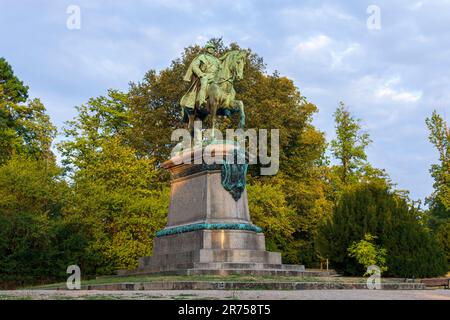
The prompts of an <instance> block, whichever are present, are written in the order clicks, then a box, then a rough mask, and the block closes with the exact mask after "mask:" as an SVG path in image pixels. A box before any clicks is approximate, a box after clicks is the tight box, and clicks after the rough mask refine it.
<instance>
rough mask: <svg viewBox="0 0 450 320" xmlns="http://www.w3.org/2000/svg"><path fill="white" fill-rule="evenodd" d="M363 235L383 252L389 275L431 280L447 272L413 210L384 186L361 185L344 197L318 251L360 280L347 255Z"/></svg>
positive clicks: (324, 230) (438, 250) (439, 252)
mask: <svg viewBox="0 0 450 320" xmlns="http://www.w3.org/2000/svg"><path fill="white" fill-rule="evenodd" d="M366 233H370V234H372V235H374V236H376V237H377V241H376V243H377V245H379V246H380V247H382V248H385V249H386V250H387V259H386V262H387V267H388V271H387V272H386V275H387V276H396V277H431V276H439V275H442V274H445V273H446V271H447V265H446V259H445V256H444V254H443V252H442V250H441V248H440V247H439V246H438V244H437V243H436V240H435V239H434V237H433V235H432V234H431V233H430V232H429V231H427V230H426V229H425V228H424V227H423V226H422V224H421V222H420V220H419V216H418V212H417V209H415V208H413V207H411V206H410V205H409V204H408V203H407V201H406V200H405V199H403V198H402V197H400V196H398V195H396V194H393V193H391V192H390V191H388V188H387V187H386V186H382V185H379V184H365V185H359V186H355V187H353V188H350V189H349V190H347V191H346V192H344V193H343V195H342V197H341V199H340V201H339V203H338V205H337V207H336V209H335V212H334V215H333V218H332V220H331V221H330V222H329V223H328V224H326V225H325V226H324V227H323V228H322V231H321V241H320V245H321V250H322V252H323V253H324V254H325V255H326V256H327V257H328V258H330V260H331V261H332V263H333V265H334V267H335V268H336V269H337V270H339V271H341V272H344V273H345V274H348V275H362V274H364V272H365V270H363V269H362V267H361V266H360V265H359V264H358V263H357V262H356V260H355V259H354V258H350V257H349V256H348V251H347V250H348V248H349V246H350V245H351V244H352V243H353V242H355V241H359V240H361V239H363V238H364V235H365V234H366Z"/></svg>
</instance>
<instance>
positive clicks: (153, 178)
mask: <svg viewBox="0 0 450 320" xmlns="http://www.w3.org/2000/svg"><path fill="white" fill-rule="evenodd" d="M127 99H128V96H127V95H126V94H123V93H121V92H118V91H114V90H109V92H108V95H107V96H101V97H98V98H93V99H90V100H89V102H88V103H87V104H86V105H83V106H81V107H79V108H78V111H79V114H78V116H77V117H76V118H75V119H74V120H72V121H70V122H68V127H67V128H66V129H65V133H66V136H67V137H68V138H69V139H68V140H66V141H63V142H62V143H60V144H59V149H60V150H61V153H62V155H63V156H64V158H63V162H64V163H65V164H66V165H68V166H69V168H70V173H71V175H70V177H71V181H72V190H73V192H72V194H71V196H70V197H69V199H68V204H67V205H66V207H65V210H64V215H65V217H66V218H67V219H72V220H73V219H75V220H81V221H86V222H87V223H89V225H91V226H92V229H91V232H92V236H93V241H92V242H91V243H90V244H89V248H88V250H89V252H90V254H91V256H92V257H95V261H94V263H93V264H94V265H93V269H94V272H95V273H96V274H110V273H112V272H113V271H115V270H117V269H127V268H134V267H137V260H138V258H139V257H142V256H146V255H150V254H151V250H152V240H153V237H154V234H155V233H156V231H158V230H160V229H162V228H163V227H164V225H165V222H166V216H167V208H168V203H169V198H168V195H169V193H168V189H167V188H165V187H164V185H162V184H160V183H159V181H158V173H157V169H156V167H155V160H154V158H152V157H151V156H147V155H138V154H137V151H136V149H135V148H134V147H133V146H131V145H130V143H129V141H128V140H127V137H129V135H128V130H130V128H131V127H130V124H129V121H128V119H129V118H128V117H129V109H128V104H127V101H128V100H127Z"/></svg>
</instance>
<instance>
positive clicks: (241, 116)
mask: <svg viewBox="0 0 450 320" xmlns="http://www.w3.org/2000/svg"><path fill="white" fill-rule="evenodd" d="M234 107H235V108H237V109H238V110H239V124H238V128H241V129H242V128H244V127H245V109H244V103H243V102H242V101H241V100H235V101H234Z"/></svg>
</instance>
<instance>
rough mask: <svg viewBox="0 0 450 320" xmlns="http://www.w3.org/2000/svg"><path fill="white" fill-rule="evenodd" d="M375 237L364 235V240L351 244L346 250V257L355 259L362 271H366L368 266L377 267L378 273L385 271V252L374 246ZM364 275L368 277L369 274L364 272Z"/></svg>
mask: <svg viewBox="0 0 450 320" xmlns="http://www.w3.org/2000/svg"><path fill="white" fill-rule="evenodd" d="M375 239H376V237H374V236H372V235H371V234H370V233H366V234H365V235H364V239H362V240H360V241H358V242H356V241H355V242H353V243H352V244H351V245H350V247H349V248H348V255H349V257H351V258H355V259H356V261H358V263H359V264H361V265H362V266H363V267H364V269H366V270H367V268H368V267H370V266H377V267H378V268H379V269H380V272H381V273H382V272H384V271H386V270H387V267H386V255H387V251H386V249H384V248H378V247H377V246H376V245H375V244H374V240H375ZM364 275H365V276H366V275H370V272H365V273H364Z"/></svg>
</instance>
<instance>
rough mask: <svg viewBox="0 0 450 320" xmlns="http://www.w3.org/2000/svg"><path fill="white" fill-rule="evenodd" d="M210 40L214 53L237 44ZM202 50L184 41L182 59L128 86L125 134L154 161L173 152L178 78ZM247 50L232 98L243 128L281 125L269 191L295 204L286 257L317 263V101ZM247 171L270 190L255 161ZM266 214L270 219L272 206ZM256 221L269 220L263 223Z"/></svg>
mask: <svg viewBox="0 0 450 320" xmlns="http://www.w3.org/2000/svg"><path fill="white" fill-rule="evenodd" d="M213 41H216V43H217V44H218V47H219V50H218V51H219V54H222V53H224V52H226V51H228V50H230V49H239V47H238V46H237V45H236V44H231V45H230V46H225V45H224V44H223V43H222V41H221V40H218V39H213ZM200 50H201V48H200V47H199V46H192V47H188V48H186V49H185V51H184V53H183V54H182V56H181V58H179V59H176V60H174V61H172V64H171V66H170V67H168V68H166V69H164V70H162V71H160V72H159V73H157V72H156V71H155V70H150V71H149V72H148V73H147V74H146V75H145V77H144V79H143V81H142V82H140V83H133V84H131V88H130V92H129V106H130V118H129V119H130V125H131V130H130V131H129V133H130V135H129V137H128V138H127V139H128V140H129V141H130V143H131V145H133V146H134V147H135V148H136V149H137V150H138V153H139V154H141V155H148V156H151V157H155V159H156V161H157V163H160V162H163V161H165V160H167V159H168V157H169V156H170V151H171V149H172V147H173V143H171V141H170V135H171V132H172V130H173V129H175V128H179V127H180V126H181V112H180V111H181V110H180V106H179V99H180V97H181V96H182V95H183V94H184V92H185V91H186V89H187V87H188V85H189V84H188V83H184V82H183V81H182V80H181V79H182V78H183V76H184V73H185V72H186V69H187V67H188V65H189V63H190V62H191V61H192V59H193V58H194V57H195V56H196V55H197V54H198V53H199V52H200ZM247 50H248V52H249V55H248V58H247V61H246V67H245V69H244V79H243V80H241V81H239V82H237V83H236V84H235V89H236V92H237V99H239V100H242V101H243V102H244V105H245V107H246V115H247V117H246V119H247V124H246V127H247V128H258V129H262V128H263V129H269V130H270V129H279V130H280V172H279V175H280V177H282V179H283V183H282V184H281V185H280V188H279V189H278V190H272V193H273V192H275V191H276V192H279V193H280V194H279V195H278V196H279V197H285V199H286V201H287V203H289V204H291V206H290V207H291V208H290V209H289V210H291V209H293V210H295V213H296V215H295V218H294V219H293V220H294V222H293V226H294V229H295V231H294V233H293V242H294V244H293V246H294V247H296V248H297V249H296V250H295V252H297V254H296V256H295V255H294V254H287V253H285V252H284V251H283V252H284V255H283V256H284V257H285V262H291V263H294V262H300V261H302V262H303V263H306V264H311V263H315V262H316V261H317V250H316V249H315V247H314V243H313V242H314V237H315V235H316V234H317V230H318V226H319V225H320V223H321V221H322V220H323V219H324V217H326V216H328V215H329V214H330V213H331V203H330V202H329V200H328V199H327V197H326V191H325V188H326V187H327V184H326V182H325V181H324V179H323V175H324V170H323V168H322V167H321V158H322V156H323V153H324V151H325V149H326V143H325V137H324V134H323V133H322V132H320V131H318V130H317V129H316V128H315V127H314V126H313V125H312V118H313V115H314V113H315V112H317V107H316V106H315V105H314V104H312V103H310V102H308V101H307V100H306V99H305V97H303V96H302V95H301V94H300V92H299V91H298V89H297V88H296V87H295V85H294V83H293V82H292V80H290V79H288V78H286V77H281V76H279V74H278V73H277V72H275V73H274V74H272V75H268V74H267V73H266V72H265V65H264V62H263V59H262V58H261V57H259V56H258V55H257V54H255V53H253V52H252V51H251V50H249V49H247ZM221 121H222V122H221V123H220V128H222V129H224V128H227V127H229V126H235V125H236V123H237V118H231V119H222V120H221ZM269 140H270V139H269ZM249 170H250V174H251V175H252V177H251V178H250V179H249V181H250V185H252V184H253V183H254V182H256V181H258V187H261V188H264V186H263V185H265V184H267V188H270V186H271V185H272V184H273V179H272V178H271V177H259V176H258V175H259V167H258V165H253V166H250V169H249ZM284 209H287V208H284ZM284 209H283V210H284ZM266 219H267V221H269V220H270V212H268V213H267V218H266ZM260 223H262V224H264V225H266V224H267V223H265V222H264V221H260ZM268 239H270V237H268ZM269 245H271V244H270V243H269ZM281 248H286V247H285V246H281ZM281 250H285V249H281ZM291 252H293V250H291ZM294 256H295V257H294Z"/></svg>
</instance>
